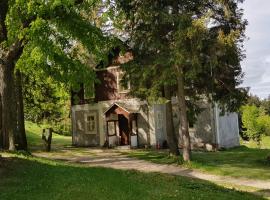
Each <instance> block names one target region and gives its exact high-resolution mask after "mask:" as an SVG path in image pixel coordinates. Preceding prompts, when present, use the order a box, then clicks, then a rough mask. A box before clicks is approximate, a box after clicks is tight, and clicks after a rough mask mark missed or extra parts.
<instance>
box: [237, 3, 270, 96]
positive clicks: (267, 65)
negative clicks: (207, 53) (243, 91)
mask: <svg viewBox="0 0 270 200" xmlns="http://www.w3.org/2000/svg"><path fill="white" fill-rule="evenodd" d="M241 7H242V8H243V9H244V18H246V19H247V20H248V23H249V24H248V26H247V30H246V35H247V37H248V39H247V40H246V41H245V49H246V59H245V60H244V61H243V62H242V69H243V72H244V73H245V77H244V82H243V86H245V87H250V92H251V93H252V94H255V95H257V96H259V97H260V98H267V97H268V96H269V95H270V0H245V2H244V3H243V4H242V5H241Z"/></svg>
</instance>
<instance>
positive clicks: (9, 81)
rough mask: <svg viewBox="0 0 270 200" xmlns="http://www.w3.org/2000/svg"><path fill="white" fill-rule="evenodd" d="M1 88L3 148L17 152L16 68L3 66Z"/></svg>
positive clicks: (7, 65) (8, 65)
mask: <svg viewBox="0 0 270 200" xmlns="http://www.w3.org/2000/svg"><path fill="white" fill-rule="evenodd" d="M0 67H1V72H2V79H1V83H0V85H1V87H2V134H3V136H4V137H3V147H4V149H9V150H11V151H14V150H15V139H14V130H15V129H16V123H15V122H16V118H15V114H16V112H15V110H14V107H15V106H14V104H13V102H14V98H13V97H14V96H13V95H14V93H13V92H14V90H13V89H14V76H13V75H14V73H13V72H14V67H13V66H12V65H10V64H1V65H0Z"/></svg>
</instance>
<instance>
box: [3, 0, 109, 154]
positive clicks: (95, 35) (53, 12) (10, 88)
mask: <svg viewBox="0 0 270 200" xmlns="http://www.w3.org/2000/svg"><path fill="white" fill-rule="evenodd" d="M96 2H98V1H96V0H85V1H83V0H70V1H59V0H16V1H15V0H0V87H1V88H0V95H1V97H2V98H1V106H2V113H1V117H0V119H2V120H1V121H2V129H1V132H0V134H1V135H0V137H1V139H0V141H2V142H1V143H0V147H3V148H9V149H10V150H14V149H15V142H14V136H15V130H16V128H17V127H16V126H17V124H18V122H17V123H16V121H17V120H23V119H22V117H21V118H17V117H16V113H17V112H16V110H15V109H16V104H18V103H16V101H14V99H15V86H14V85H15V81H14V80H15V78H14V73H15V69H16V68H17V70H20V71H25V72H28V73H29V72H31V71H33V70H37V71H42V72H43V73H44V74H45V75H46V76H50V77H52V78H54V79H56V80H58V81H60V82H63V83H65V84H67V85H68V86H70V87H76V85H77V84H78V80H79V81H81V82H85V83H89V84H91V83H92V82H93V81H94V80H95V74H94V72H93V70H89V66H87V65H86V64H85V63H84V62H83V61H82V59H81V58H80V57H79V56H75V55H74V53H73V52H72V50H71V49H72V48H73V47H74V46H76V45H78V44H82V46H83V47H84V48H85V50H86V51H88V52H91V54H93V55H95V59H101V57H102V56H103V53H104V51H106V48H105V45H104V44H105V43H106V44H107V45H108V46H109V41H108V40H107V39H106V38H104V37H103V34H102V31H101V30H100V29H98V28H96V26H94V23H93V21H92V19H91V18H89V15H90V13H91V11H92V9H93V6H95V3H96ZM102 47H104V48H102ZM17 91H18V90H17ZM20 96H21V95H18V97H20ZM20 101H22V99H20ZM21 109H22V107H21ZM20 113H23V112H20Z"/></svg>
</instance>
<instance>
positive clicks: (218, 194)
mask: <svg viewBox="0 0 270 200" xmlns="http://www.w3.org/2000/svg"><path fill="white" fill-rule="evenodd" d="M2 155H3V156H4V160H3V159H2V161H1V162H0V176H1V181H0V199H3V200H13V199H16V200H21V199H22V200H23V199H27V200H35V199H38V200H43V199H44V200H45V199H50V200H60V199H61V200H62V199H65V200H69V199H70V200H76V199H91V200H95V199H97V200H103V199H104V200H105V199H106V200H107V199H111V200H113V199H117V200H124V199H130V200H137V199H140V200H141V199H144V200H148V199H151V200H152V199H155V200H159V199H160V200H161V199H162V200H169V199H170V200H173V199H177V200H179V199H208V200H210V199H220V200H222V199H224V200H225V199H226V200H227V199H231V200H233V199H246V200H248V199H254V200H257V199H263V198H262V197H259V196H254V195H252V194H249V193H246V192H238V191H235V190H232V189H225V188H224V187H221V186H217V185H215V184H213V183H209V182H206V181H199V180H193V179H188V178H184V177H178V176H169V175H162V174H158V173H148V174H146V173H140V172H136V171H120V170H113V169H105V168H87V167H85V166H82V165H75V164H65V163H63V162H58V161H49V160H46V159H41V158H35V157H27V156H22V155H14V154H7V153H2Z"/></svg>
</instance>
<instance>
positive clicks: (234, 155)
mask: <svg viewBox="0 0 270 200" xmlns="http://www.w3.org/2000/svg"><path fill="white" fill-rule="evenodd" d="M269 141H270V137H266V138H264V141H263V145H264V147H265V149H258V148H252V147H254V143H253V142H250V143H248V144H246V145H243V146H241V147H238V148H234V149H230V150H225V151H218V152H202V151H195V152H193V153H192V162H191V164H189V165H185V166H186V167H189V168H193V169H199V170H201V171H205V172H209V173H212V174H217V175H224V176H232V177H244V178H251V179H261V180H270V162H269V161H266V157H267V156H270V148H269V149H266V147H267V146H268V143H269ZM269 147H270V145H269ZM123 153H124V154H126V155H128V156H130V157H136V158H139V159H143V160H148V161H151V162H155V163H163V164H172V163H177V160H178V159H175V158H172V157H169V156H168V152H167V151H155V150H136V151H128V152H123Z"/></svg>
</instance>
